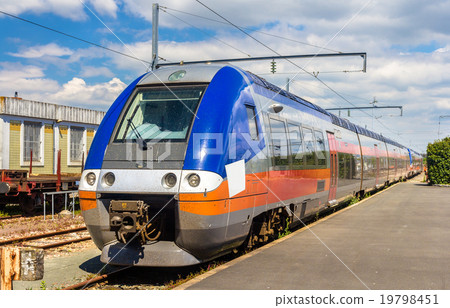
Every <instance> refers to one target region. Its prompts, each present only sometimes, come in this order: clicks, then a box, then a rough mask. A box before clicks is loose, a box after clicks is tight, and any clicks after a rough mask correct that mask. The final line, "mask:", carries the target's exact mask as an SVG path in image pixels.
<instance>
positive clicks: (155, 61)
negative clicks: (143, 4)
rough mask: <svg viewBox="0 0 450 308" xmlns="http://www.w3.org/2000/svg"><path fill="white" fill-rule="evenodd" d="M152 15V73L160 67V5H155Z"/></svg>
mask: <svg viewBox="0 0 450 308" xmlns="http://www.w3.org/2000/svg"><path fill="white" fill-rule="evenodd" d="M152 8H153V15H152V71H154V70H155V69H156V66H157V65H158V22H159V20H158V18H159V4H158V3H153V7H152Z"/></svg>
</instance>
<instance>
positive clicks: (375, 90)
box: [0, 0, 450, 153]
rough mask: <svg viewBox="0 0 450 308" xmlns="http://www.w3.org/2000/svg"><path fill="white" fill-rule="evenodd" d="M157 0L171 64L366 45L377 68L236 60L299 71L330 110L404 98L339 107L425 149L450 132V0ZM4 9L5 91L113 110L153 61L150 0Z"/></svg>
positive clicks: (0, 34) (286, 74)
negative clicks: (124, 90)
mask: <svg viewBox="0 0 450 308" xmlns="http://www.w3.org/2000/svg"><path fill="white" fill-rule="evenodd" d="M155 1H156V0H155ZM158 3H159V5H160V7H161V10H160V14H159V42H158V43H159V56H160V57H161V58H163V59H164V60H160V62H162V63H163V62H164V61H168V62H179V61H190V60H210V59H228V58H242V57H248V56H252V57H259V56H276V55H296V54H299V55H300V54H318V53H337V52H366V53H367V71H366V72H362V71H361V70H362V68H363V61H362V58H361V57H337V58H336V57H334V58H307V59H297V60H292V61H293V62H294V64H292V63H289V62H288V61H286V60H277V61H276V72H275V74H273V73H271V70H270V62H271V60H267V61H253V62H239V63H235V64H234V65H237V66H240V67H242V68H244V69H245V70H249V71H251V72H253V73H255V74H258V75H260V76H261V77H263V78H265V79H267V80H268V81H270V82H272V83H274V84H276V85H278V86H279V87H282V88H285V87H286V84H287V81H288V79H289V89H290V91H291V92H292V93H294V94H296V95H298V96H300V97H302V98H305V99H307V100H309V101H311V102H312V103H315V104H317V105H319V106H321V107H323V108H325V109H326V108H349V107H352V108H353V107H371V106H374V105H375V106H378V107H386V106H387V107H393V106H402V112H401V110H400V109H397V108H377V109H376V110H370V109H369V110H365V111H364V112H362V111H358V110H351V111H350V114H349V113H348V111H347V110H342V111H341V114H340V115H341V116H342V117H345V118H348V119H349V120H350V121H352V122H354V123H355V124H358V125H361V126H363V127H367V128H368V129H371V130H373V131H375V132H378V133H381V134H383V135H384V136H386V137H389V138H391V139H393V140H396V141H398V142H399V143H401V144H403V145H405V146H407V147H410V148H412V149H414V150H416V151H418V152H421V153H425V152H426V147H427V144H428V143H429V142H434V141H435V140H437V139H438V138H440V139H442V138H443V137H445V136H449V135H450V99H449V97H450V87H449V85H450V73H449V72H450V61H449V60H450V22H448V20H449V18H450V0H435V1H423V0H395V1H392V0H378V1H377V0H349V1H334V0H327V1H324V0H283V1H279V0H271V1H263V0H227V1H217V0H214V1H213V0H201V1H196V0H161V1H159V2H158ZM0 11H1V13H0V96H14V94H15V92H18V95H19V97H22V98H24V99H29V100H37V101H43V102H50V103H56V104H63V105H70V106H77V107H85V108H92V109H97V110H104V111H106V110H107V109H108V108H109V106H110V105H111V104H112V103H113V102H114V100H115V98H116V97H117V96H118V95H119V94H120V93H121V91H122V90H123V89H125V87H126V85H127V84H129V83H131V82H132V81H133V80H134V79H136V78H137V77H138V76H140V75H142V74H143V73H145V72H146V71H148V62H149V61H151V53H152V47H151V45H152V2H151V1H146V0H19V1H11V0H0ZM214 12H215V13H214ZM5 13H6V14H5ZM216 13H217V14H216ZM7 14H10V15H14V16H16V17H19V18H21V19H24V20H27V21H29V22H25V21H24V20H19V19H17V18H15V17H12V16H10V15H7ZM30 22H32V23H34V24H32V23H30ZM37 24H38V25H41V26H45V27H47V28H51V29H53V30H56V31H59V32H63V33H66V34H68V35H71V36H73V37H76V38H78V39H75V38H73V37H68V36H66V35H62V34H61V33H57V32H55V31H50V30H49V29H44V28H42V27H39V26H38V25H37ZM233 25H234V26H233ZM82 40H83V41H82ZM85 41H88V42H91V43H95V44H97V45H101V46H103V47H106V48H108V49H111V50H114V51H116V52H112V51H110V50H106V49H104V48H100V47H97V46H94V45H92V44H88V43H86V42H85ZM117 52H120V53H124V54H127V55H130V56H132V57H134V58H138V59H141V60H143V61H140V60H137V59H133V58H130V57H126V56H124V55H121V54H119V53H117ZM374 101H375V103H374ZM334 112H335V113H337V114H339V111H334ZM438 133H439V134H438Z"/></svg>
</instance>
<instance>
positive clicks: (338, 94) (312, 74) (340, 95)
mask: <svg viewBox="0 0 450 308" xmlns="http://www.w3.org/2000/svg"><path fill="white" fill-rule="evenodd" d="M196 1H197V2H198V3H199V4H201V5H202V6H203V7H205V8H206V9H208V10H209V11H211V12H212V13H213V14H215V15H217V16H218V17H220V18H221V19H223V20H225V21H226V22H227V23H229V24H230V25H232V26H233V27H235V28H236V29H238V30H239V31H240V32H242V33H244V34H245V35H246V36H248V37H250V38H252V39H253V40H254V41H256V42H257V43H259V44H260V45H262V46H264V47H265V48H267V49H269V50H270V51H272V52H273V53H275V54H276V55H278V56H280V57H282V55H281V54H280V53H278V52H277V51H276V50H274V49H273V48H271V47H270V46H268V45H267V44H264V43H263V42H261V41H260V40H258V39H257V38H255V37H253V36H252V35H250V34H249V33H247V32H246V31H244V30H243V29H242V28H241V27H239V26H237V25H235V24H234V23H232V22H231V21H229V20H228V19H226V18H225V17H223V16H222V15H220V14H219V13H217V12H215V11H214V10H213V9H211V8H210V7H208V6H207V5H205V4H204V3H202V2H201V1H199V0H196ZM370 2H372V0H369V1H368V2H367V3H366V4H365V5H364V6H363V7H362V8H361V9H360V10H359V11H358V13H357V14H356V15H354V16H353V18H352V19H350V20H349V22H347V23H346V24H345V25H344V27H342V28H341V30H340V31H342V29H343V28H345V26H346V25H348V24H349V23H350V22H351V21H352V20H353V19H354V18H355V17H356V16H357V15H358V14H359V12H361V11H362V10H363V9H364V8H365V7H366V6H367V5H368V4H369V3H370ZM340 31H339V32H340ZM339 32H338V33H339ZM338 33H336V34H335V36H334V37H336V36H337V34H338ZM334 37H333V38H334ZM285 60H286V61H288V62H289V63H291V64H292V65H294V66H296V67H297V68H299V69H301V70H302V71H303V72H305V73H306V74H308V75H310V76H312V77H314V78H315V79H317V80H318V81H319V82H320V83H321V84H323V85H324V86H325V87H327V88H328V89H329V90H330V91H332V92H333V93H335V94H336V95H337V96H338V97H340V98H341V99H342V100H344V101H346V102H347V103H348V104H350V105H352V106H354V107H356V105H354V104H353V103H352V102H350V101H349V100H348V99H346V98H345V97H344V96H343V95H342V94H340V93H339V92H337V91H336V90H334V89H333V88H331V87H330V86H329V85H328V84H326V83H325V82H324V81H323V80H321V79H320V78H319V77H318V76H317V75H315V74H314V73H311V72H308V71H307V70H305V69H304V68H303V67H301V66H299V65H297V64H296V63H294V62H292V61H291V60H289V59H285ZM362 112H363V113H366V114H367V115H369V116H370V114H369V113H367V112H365V111H362ZM376 121H377V122H378V123H380V125H381V126H383V127H384V128H385V129H387V130H388V131H390V132H393V133H394V134H395V132H394V131H393V130H392V129H390V128H389V127H387V126H386V125H384V124H383V123H382V122H381V121H380V120H379V119H376Z"/></svg>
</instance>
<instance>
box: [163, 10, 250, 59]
mask: <svg viewBox="0 0 450 308" xmlns="http://www.w3.org/2000/svg"><path fill="white" fill-rule="evenodd" d="M160 10H161V11H163V12H164V13H166V14H168V15H170V16H172V17H173V18H176V19H178V20H179V21H181V22H184V23H185V24H187V25H188V26H190V27H193V28H195V29H197V30H198V31H200V32H202V33H203V34H205V35H207V36H209V37H211V38H212V39H214V40H216V41H218V42H220V43H222V44H224V45H226V46H228V47H230V48H233V49H234V50H236V51H238V52H240V53H242V54H244V55H246V56H247V57H251V55H249V54H248V53H246V52H244V51H242V50H240V49H238V48H236V47H234V46H232V45H231V44H229V43H227V42H225V41H223V40H221V39H218V38H217V37H215V36H214V35H210V34H209V33H206V32H205V31H203V30H202V29H200V28H198V27H196V26H194V25H192V24H190V23H189V22H187V21H185V20H183V19H181V18H179V17H177V16H175V15H173V14H171V13H169V12H167V11H166V10H165V9H164V8H162V7H160Z"/></svg>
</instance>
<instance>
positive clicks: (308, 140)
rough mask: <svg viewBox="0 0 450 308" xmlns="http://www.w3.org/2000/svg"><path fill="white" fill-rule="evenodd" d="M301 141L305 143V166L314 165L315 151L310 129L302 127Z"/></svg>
mask: <svg viewBox="0 0 450 308" xmlns="http://www.w3.org/2000/svg"><path fill="white" fill-rule="evenodd" d="M303 140H304V142H305V156H304V157H305V160H306V165H307V166H315V165H316V150H315V147H314V136H313V131H312V129H309V128H305V127H303Z"/></svg>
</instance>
